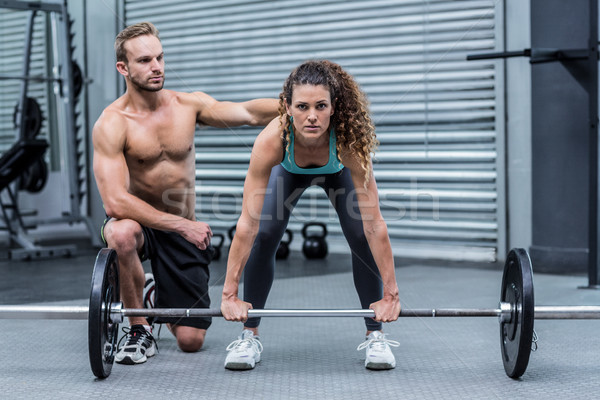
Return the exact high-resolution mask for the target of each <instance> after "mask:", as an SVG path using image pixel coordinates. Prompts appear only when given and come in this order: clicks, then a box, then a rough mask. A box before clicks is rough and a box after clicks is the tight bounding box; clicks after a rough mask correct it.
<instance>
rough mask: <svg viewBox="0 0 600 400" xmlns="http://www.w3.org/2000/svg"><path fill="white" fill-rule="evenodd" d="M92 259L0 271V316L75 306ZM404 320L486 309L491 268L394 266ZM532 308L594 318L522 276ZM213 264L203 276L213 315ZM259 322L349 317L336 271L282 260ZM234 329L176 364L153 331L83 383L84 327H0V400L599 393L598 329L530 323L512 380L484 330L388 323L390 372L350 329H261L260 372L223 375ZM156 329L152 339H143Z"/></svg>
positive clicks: (588, 299)
mask: <svg viewBox="0 0 600 400" xmlns="http://www.w3.org/2000/svg"><path fill="white" fill-rule="evenodd" d="M96 252H97V249H87V250H82V251H81V255H78V256H77V257H72V258H60V259H52V260H42V261H33V262H26V261H25V262H9V261H2V262H0V303H1V304H36V303H40V304H42V303H43V304H57V305H59V304H63V305H87V297H88V296H89V290H90V278H91V273H92V268H93V263H94V259H95V255H96ZM396 274H397V279H398V284H399V287H400V300H401V302H402V304H403V305H404V306H405V307H407V308H443V307H465V308H496V307H497V305H498V301H499V293H500V283H501V279H502V265H500V264H473V263H448V262H442V261H420V260H402V259H398V260H397V261H396ZM534 274H535V275H534V283H535V296H536V304H538V305H542V304H544V305H586V304H600V291H595V290H582V289H578V286H582V285H585V284H586V283H587V278H586V277H585V276H581V275H579V276H564V275H562V276H559V275H549V274H543V273H539V272H538V273H536V272H535V266H534ZM224 276H225V261H224V260H223V259H221V260H220V261H217V262H213V264H212V265H211V289H210V290H211V298H212V299H213V307H218V304H219V302H220V293H221V288H222V284H223V279H224ZM267 308H358V299H357V296H356V293H355V290H354V287H353V283H352V275H351V272H350V257H349V256H340V255H335V256H332V255H330V256H329V257H328V258H327V259H325V260H319V261H307V260H305V259H304V258H303V256H302V255H301V254H299V253H295V252H293V253H292V254H291V256H290V258H288V259H287V260H285V261H280V262H279V263H278V266H277V273H276V281H275V283H274V285H273V289H272V291H271V295H270V297H269V302H268V304H267ZM123 325H126V324H123ZM240 329H241V325H240V324H235V323H231V322H227V321H224V320H223V319H221V318H215V319H214V320H213V325H212V326H211V328H210V329H209V331H208V334H207V339H206V344H205V347H204V348H203V349H202V350H201V351H200V352H198V353H194V354H189V353H183V352H181V351H179V350H178V349H177V346H176V342H175V339H174V338H173V336H172V335H171V334H170V333H169V332H168V330H167V329H166V327H164V328H163V329H162V330H161V332H160V338H159V340H158V347H159V353H158V354H157V355H156V356H155V357H153V358H151V359H149V361H148V362H147V363H145V364H141V365H137V366H123V365H119V364H115V365H114V367H113V370H112V374H111V376H109V377H108V378H107V379H105V380H96V379H95V378H94V376H93V374H92V372H91V370H90V367H89V361H88V354H87V322H86V321H61V320H35V321H34V320H1V319H0V341H1V343H2V346H0V360H1V363H0V388H2V390H3V393H2V395H1V397H2V398H8V399H37V398H40V399H42V398H43V399H49V398H53V399H54V398H60V399H71V398H72V399H81V398H108V397H110V398H139V397H141V396H144V397H150V398H186V399H188V398H189V399H193V398H198V399H225V398H227V399H237V398H260V399H307V398H312V399H324V398H328V399H332V398H333V399H353V398H356V399H364V398H373V399H378V398H380V399H386V398H402V399H404V398H405V399H438V398H439V399H454V398H455V399H509V398H511V399H512V398H530V399H549V398H552V399H564V398H596V397H597V394H598V392H599V391H600V380H599V379H598V376H600V362H599V356H600V335H598V332H599V331H600V321H598V320H587V321H585V320H584V321H579V320H570V321H536V323H535V330H536V333H537V335H538V338H539V341H538V346H539V348H538V350H537V351H536V352H534V353H532V355H531V359H530V362H529V367H528V369H527V371H526V372H525V374H524V375H523V377H522V378H521V379H519V380H512V379H510V378H508V377H507V376H506V375H505V373H504V369H503V366H502V360H501V356H500V344H499V341H500V339H499V328H498V322H497V319H496V318H439V319H432V318H402V319H401V320H399V321H397V322H394V323H391V324H388V325H386V327H385V331H386V332H387V333H388V334H389V337H390V339H393V340H397V341H399V342H400V347H398V348H395V349H394V353H395V355H396V360H397V366H396V368H395V369H394V370H390V371H369V370H366V369H365V368H364V351H361V352H358V351H356V347H357V346H358V345H359V344H360V343H361V342H362V340H363V338H364V325H363V323H362V319H361V318H315V319H307V318H264V319H263V322H262V324H261V340H262V343H263V345H264V351H263V354H262V361H261V362H260V363H259V364H258V365H257V367H256V368H255V369H254V370H251V371H228V370H226V369H224V368H223V362H224V359H225V354H226V352H225V348H226V347H227V345H228V344H229V343H230V342H231V341H232V340H234V339H236V337H237V335H238V334H239V333H240ZM156 333H157V329H156V330H155V334H156Z"/></svg>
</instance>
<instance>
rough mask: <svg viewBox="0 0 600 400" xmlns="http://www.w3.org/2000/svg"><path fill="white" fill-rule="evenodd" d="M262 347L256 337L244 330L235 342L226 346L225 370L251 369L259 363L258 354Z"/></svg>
mask: <svg viewBox="0 0 600 400" xmlns="http://www.w3.org/2000/svg"><path fill="white" fill-rule="evenodd" d="M262 350H263V346H262V343H260V340H259V338H258V336H254V333H253V332H252V331H251V330H248V329H244V330H243V331H242V334H241V335H240V336H239V337H238V339H237V340H234V341H233V342H231V344H229V346H227V351H228V352H229V353H227V357H226V358H225V368H227V369H236V370H244V369H252V368H254V366H255V365H256V363H258V362H260V353H262Z"/></svg>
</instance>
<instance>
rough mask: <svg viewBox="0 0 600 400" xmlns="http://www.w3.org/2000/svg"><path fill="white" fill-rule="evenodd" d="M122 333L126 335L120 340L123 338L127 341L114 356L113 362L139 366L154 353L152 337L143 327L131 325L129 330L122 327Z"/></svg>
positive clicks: (154, 347) (154, 343) (154, 345)
mask: <svg viewBox="0 0 600 400" xmlns="http://www.w3.org/2000/svg"><path fill="white" fill-rule="evenodd" d="M123 332H125V333H126V334H127V335H126V336H123V337H122V338H121V340H122V339H123V338H127V340H126V341H125V345H123V347H121V348H120V349H119V352H118V353H117V354H116V355H115V361H116V362H118V363H119V364H127V365H133V364H141V363H143V362H146V360H147V359H148V357H152V356H153V355H154V354H155V353H156V351H157V349H156V342H155V341H154V337H153V336H152V334H151V333H150V332H148V331H147V330H146V328H144V325H133V326H132V327H131V328H129V329H128V328H126V327H124V328H123ZM119 342H120V341H119Z"/></svg>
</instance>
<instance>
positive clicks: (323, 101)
mask: <svg viewBox="0 0 600 400" xmlns="http://www.w3.org/2000/svg"><path fill="white" fill-rule="evenodd" d="M285 107H286V110H287V114H288V115H290V116H292V117H293V118H294V134H295V135H297V134H300V135H301V136H303V137H304V138H306V139H309V140H310V139H318V138H320V137H321V136H322V135H323V133H325V132H329V121H330V119H331V115H333V106H332V104H331V95H330V94H329V89H328V88H326V87H325V86H323V85H308V84H307V85H294V88H293V90H292V104H287V102H286V105H285Z"/></svg>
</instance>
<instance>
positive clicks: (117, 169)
mask: <svg viewBox="0 0 600 400" xmlns="http://www.w3.org/2000/svg"><path fill="white" fill-rule="evenodd" d="M125 137H126V136H125V128H124V123H123V122H122V120H121V117H120V116H118V115H115V113H112V112H105V113H103V115H102V116H101V117H100V119H98V121H97V122H96V124H95V125H94V129H93V132H92V141H93V146H94V162H93V165H94V177H95V178H96V184H97V185H98V190H99V192H100V196H101V197H102V202H103V203H104V209H105V211H106V214H107V215H109V216H111V217H113V218H116V219H132V220H134V221H137V222H138V223H140V224H141V225H144V226H147V227H150V228H154V229H160V230H165V231H173V232H178V233H180V234H181V235H183V236H184V237H185V238H186V239H187V240H188V241H190V242H192V243H194V244H195V245H196V246H197V247H198V248H200V249H202V250H203V249H205V248H206V246H208V244H209V243H210V228H208V225H206V224H200V223H195V222H194V221H190V220H188V219H185V218H183V217H179V216H176V215H173V214H169V213H165V212H162V211H159V210H157V209H156V208H154V207H152V206H151V205H150V204H148V203H146V202H145V201H143V200H141V199H139V198H138V197H136V196H134V195H132V194H131V193H129V191H128V189H129V169H128V168H127V163H126V161H125V154H124V149H125ZM204 225H206V227H204Z"/></svg>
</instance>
